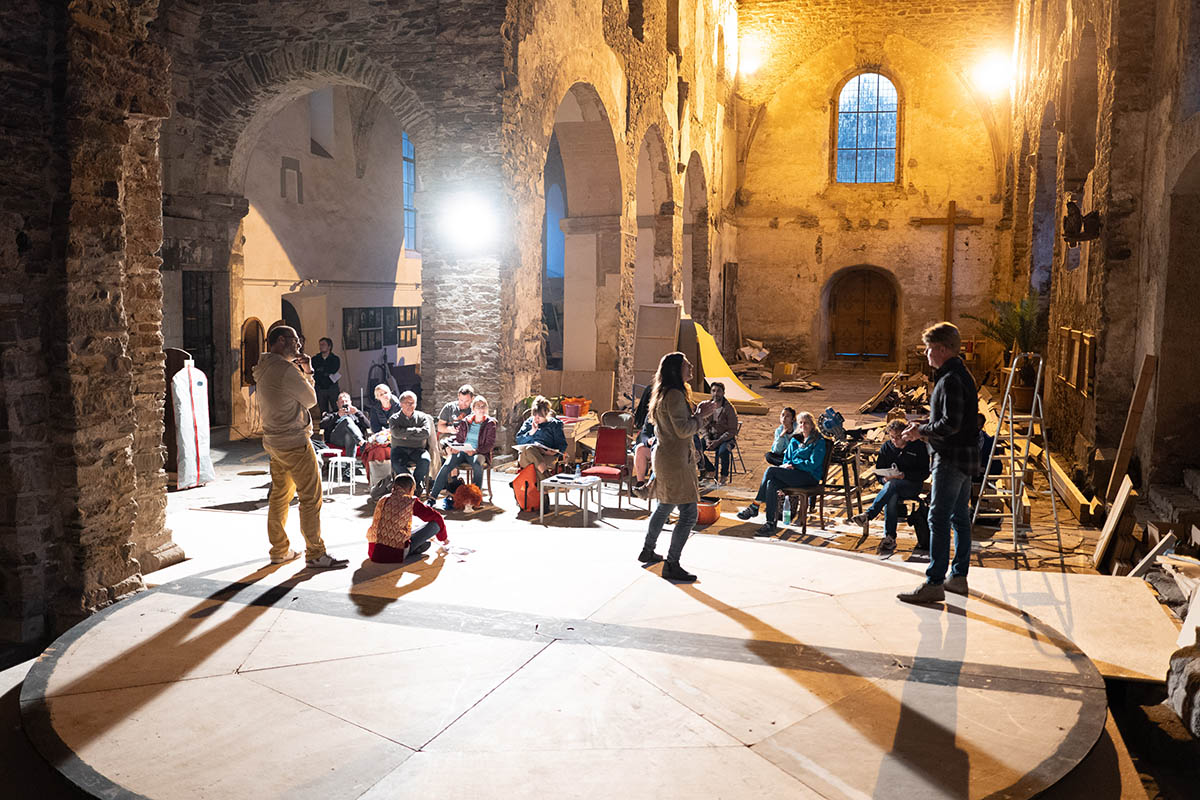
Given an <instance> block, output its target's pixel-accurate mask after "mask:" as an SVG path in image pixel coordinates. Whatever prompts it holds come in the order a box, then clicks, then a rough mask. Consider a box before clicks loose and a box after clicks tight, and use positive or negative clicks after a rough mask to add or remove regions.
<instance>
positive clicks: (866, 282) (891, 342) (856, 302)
mask: <svg viewBox="0 0 1200 800" xmlns="http://www.w3.org/2000/svg"><path fill="white" fill-rule="evenodd" d="M829 331H830V349H829V352H830V355H831V356H832V357H833V358H843V359H879V360H881V361H892V360H894V358H895V354H896V290H895V289H893V288H892V284H891V282H890V281H888V279H887V278H886V277H884V276H883V275H881V274H879V273H878V272H875V271H874V270H869V269H856V270H853V271H851V272H847V273H846V274H845V275H842V276H841V277H839V278H838V279H837V282H836V283H834V285H833V288H832V290H831V292H830V295H829Z"/></svg>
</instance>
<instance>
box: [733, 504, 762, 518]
mask: <svg viewBox="0 0 1200 800" xmlns="http://www.w3.org/2000/svg"><path fill="white" fill-rule="evenodd" d="M737 515H738V519H754V518H755V517H757V516H758V503H751V504H750V505H748V506H746V507H745V508H743V509H742V510H741V511H739V512H738V514H737Z"/></svg>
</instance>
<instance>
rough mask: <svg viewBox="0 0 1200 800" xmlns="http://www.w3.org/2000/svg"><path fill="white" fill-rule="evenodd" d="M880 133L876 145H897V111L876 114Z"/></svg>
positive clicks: (877, 135)
mask: <svg viewBox="0 0 1200 800" xmlns="http://www.w3.org/2000/svg"><path fill="white" fill-rule="evenodd" d="M875 118H876V121H877V123H878V133H877V134H876V138H875V146H876V147H895V146H896V113H895V112H892V113H890V114H876V115H875Z"/></svg>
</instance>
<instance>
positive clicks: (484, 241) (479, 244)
mask: <svg viewBox="0 0 1200 800" xmlns="http://www.w3.org/2000/svg"><path fill="white" fill-rule="evenodd" d="M440 228H441V234H442V239H443V240H444V241H445V242H446V243H447V244H448V245H449V246H451V247H452V248H454V249H456V250H468V251H475V250H482V249H484V248H486V247H488V246H489V245H491V244H492V243H494V242H495V240H496V237H497V236H498V235H499V233H500V223H499V220H498V219H497V217H496V209H495V206H494V205H493V204H492V203H489V202H488V201H487V199H486V198H485V197H484V196H483V195H479V194H476V193H474V192H460V193H458V194H454V195H451V196H450V197H449V198H447V199H446V204H445V206H443V208H442V221H441V225H440Z"/></svg>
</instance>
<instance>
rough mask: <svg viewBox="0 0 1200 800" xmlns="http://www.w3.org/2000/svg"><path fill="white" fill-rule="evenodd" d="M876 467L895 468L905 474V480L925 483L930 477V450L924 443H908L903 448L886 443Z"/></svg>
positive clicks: (881, 449)
mask: <svg viewBox="0 0 1200 800" xmlns="http://www.w3.org/2000/svg"><path fill="white" fill-rule="evenodd" d="M875 467H876V468H877V469H886V468H887V467H895V468H896V469H898V470H900V471H901V472H903V473H904V480H906V481H913V482H914V483H924V482H925V479H926V478H928V477H929V448H928V447H926V446H925V443H924V442H906V443H905V445H904V447H902V448H898V447H896V445H894V444H892V443H891V442H890V441H888V442H884V443H883V447H881V448H879V457H878V458H876V459H875Z"/></svg>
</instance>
